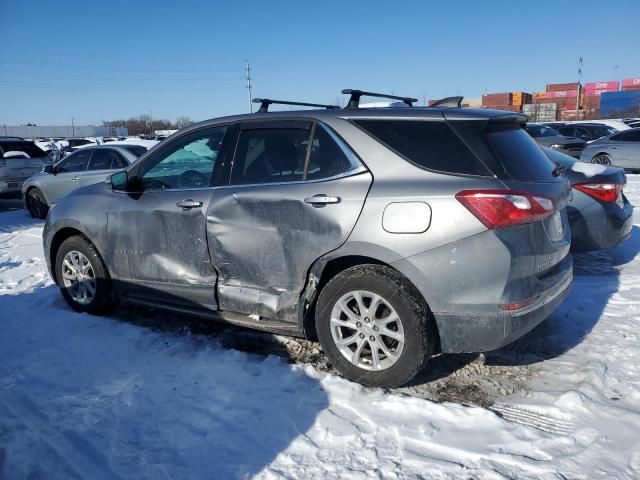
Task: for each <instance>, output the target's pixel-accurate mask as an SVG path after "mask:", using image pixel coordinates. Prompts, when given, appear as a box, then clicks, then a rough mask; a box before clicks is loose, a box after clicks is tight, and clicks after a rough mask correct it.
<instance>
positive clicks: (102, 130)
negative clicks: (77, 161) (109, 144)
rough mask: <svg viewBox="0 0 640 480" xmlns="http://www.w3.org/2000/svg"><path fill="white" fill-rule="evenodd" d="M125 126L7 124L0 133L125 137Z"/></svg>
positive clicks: (31, 136)
mask: <svg viewBox="0 0 640 480" xmlns="http://www.w3.org/2000/svg"><path fill="white" fill-rule="evenodd" d="M128 134H129V132H128V129H127V128H126V127H117V128H111V129H110V128H109V127H96V126H95V125H62V126H45V125H42V126H39V125H38V126H35V125H32V126H26V125H20V126H9V125H0V135H4V136H11V137H22V138H57V137H62V138H73V137H109V136H117V137H126V136H127V135H128Z"/></svg>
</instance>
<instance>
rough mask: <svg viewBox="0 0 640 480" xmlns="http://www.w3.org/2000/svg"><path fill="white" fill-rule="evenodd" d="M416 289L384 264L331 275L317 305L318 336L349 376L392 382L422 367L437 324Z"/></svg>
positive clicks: (370, 382)
mask: <svg viewBox="0 0 640 480" xmlns="http://www.w3.org/2000/svg"><path fill="white" fill-rule="evenodd" d="M434 325H435V323H434V321H433V318H432V315H431V312H430V311H429V308H428V306H427V305H426V302H425V301H424V299H423V298H422V296H421V295H420V293H419V292H418V291H417V289H416V288H415V287H414V286H413V285H412V284H411V283H410V282H409V281H408V280H407V279H406V278H404V277H403V276H402V275H400V274H399V273H398V272H397V271H395V270H393V269H392V268H390V267H386V266H382V265H358V266H355V267H352V268H349V269H347V270H345V271H343V272H341V273H339V274H338V275H336V276H335V277H334V278H333V279H331V280H330V281H329V282H328V283H327V285H325V287H324V288H323V289H322V291H321V292H320V296H319V297H318V303H317V306H316V329H317V333H318V339H319V340H320V344H321V345H322V348H323V350H324V352H325V353H326V354H327V356H328V357H329V360H330V361H331V363H332V364H333V365H334V366H335V367H336V369H337V370H338V371H339V372H340V373H341V374H342V375H343V376H344V377H346V378H347V379H349V380H352V381H354V382H358V383H361V384H363V385H367V386H373V387H383V388H393V387H398V386H401V385H404V384H406V383H407V382H409V381H410V380H411V379H412V378H413V377H414V376H415V375H416V374H417V373H418V372H419V371H421V370H422V369H423V368H424V367H425V365H426V364H427V361H428V360H429V357H430V356H431V355H432V353H433V351H434V346H435V344H436V330H435V326H434Z"/></svg>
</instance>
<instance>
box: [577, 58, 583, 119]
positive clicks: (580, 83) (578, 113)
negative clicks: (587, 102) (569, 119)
mask: <svg viewBox="0 0 640 480" xmlns="http://www.w3.org/2000/svg"><path fill="white" fill-rule="evenodd" d="M582 65H583V62H582V57H580V59H579V60H578V96H577V97H576V120H580V116H579V115H580V90H581V88H580V87H581V86H582Z"/></svg>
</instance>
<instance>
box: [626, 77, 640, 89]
mask: <svg viewBox="0 0 640 480" xmlns="http://www.w3.org/2000/svg"><path fill="white" fill-rule="evenodd" d="M622 87H640V77H636V78H625V79H624V80H622Z"/></svg>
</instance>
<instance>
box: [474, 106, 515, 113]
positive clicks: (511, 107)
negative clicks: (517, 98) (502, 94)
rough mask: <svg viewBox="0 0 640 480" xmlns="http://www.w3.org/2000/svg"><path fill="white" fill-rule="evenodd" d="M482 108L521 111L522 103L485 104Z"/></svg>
mask: <svg viewBox="0 0 640 480" xmlns="http://www.w3.org/2000/svg"><path fill="white" fill-rule="evenodd" d="M482 108H490V109H492V110H507V111H509V112H521V111H522V106H520V105H483V106H482Z"/></svg>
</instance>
